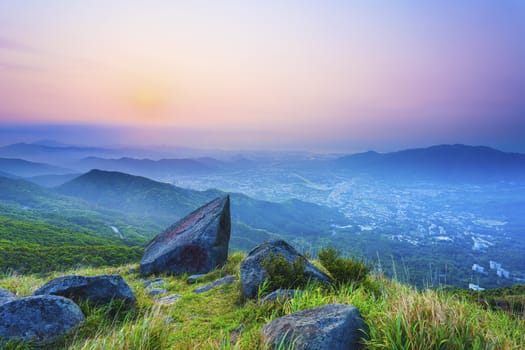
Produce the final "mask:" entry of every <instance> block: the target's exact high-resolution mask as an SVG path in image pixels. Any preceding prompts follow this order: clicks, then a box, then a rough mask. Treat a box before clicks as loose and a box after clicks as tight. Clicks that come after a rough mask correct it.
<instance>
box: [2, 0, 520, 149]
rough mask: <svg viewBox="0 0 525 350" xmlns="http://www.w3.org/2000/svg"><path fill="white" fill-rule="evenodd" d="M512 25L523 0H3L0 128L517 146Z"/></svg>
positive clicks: (12, 132) (196, 143) (234, 140)
mask: <svg viewBox="0 0 525 350" xmlns="http://www.w3.org/2000/svg"><path fill="white" fill-rule="evenodd" d="M524 38H525V1H522V0H462V1H457V0H439V1H438V0H429V1H420V0H398V1H392V0H369V1H353V0H326V1H311V0H302V1H299V0H289V1H285V0H275V1H274V0H266V1H255V0H254V1H245V0H244V1H243V0H237V1H234V0H231V1H230V0H223V1H218V0H208V1H204V0H195V1H182V0H181V1H175V0H174V1H168V0H165V1H161V0H152V1H131V0H127V1H124V0H122V1H117V0H90V1H69V0H47V1H41V0H24V1H19V0H1V1H0V137H2V139H3V142H2V141H0V143H8V142H11V141H12V140H14V139H16V138H19V139H20V140H23V141H31V138H35V139H39V138H45V139H49V138H54V139H58V140H59V141H60V140H61V139H62V140H65V141H68V140H69V139H73V140H72V141H76V143H83V144H97V143H107V142H113V143H121V144H135V145H160V144H164V145H185V146H191V147H200V148H206V147H214V148H224V149H228V148H259V149H260V148H269V149H305V150H311V151H342V152H344V151H359V150H366V149H375V150H382V151H388V150H396V149H402V148H407V147H418V146H428V145H432V144H441V143H466V144H479V145H480V144H483V145H489V146H493V147H496V148H499V149H503V150H508V151H517V152H525V40H524ZM82 128H85V130H86V133H85V135H84V137H82V132H78V130H82ZM49 130H55V132H53V133H51V134H49V133H48V132H49ZM57 130H58V131H57ZM60 130H61V131H60ZM68 130H69V131H68ZM71 130H76V131H77V133H75V134H71ZM68 133H69V134H68ZM108 135H109V136H108Z"/></svg>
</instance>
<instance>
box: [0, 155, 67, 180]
mask: <svg viewBox="0 0 525 350" xmlns="http://www.w3.org/2000/svg"><path fill="white" fill-rule="evenodd" d="M0 168H1V169H2V171H3V172H6V173H8V174H11V175H16V176H21V177H30V176H39V175H48V174H66V173H71V172H72V171H71V170H69V169H66V168H60V167H57V166H53V165H49V164H45V163H35V162H30V161H27V160H23V159H17V158H0Z"/></svg>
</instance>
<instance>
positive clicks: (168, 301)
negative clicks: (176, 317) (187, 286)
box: [155, 294, 182, 305]
mask: <svg viewBox="0 0 525 350" xmlns="http://www.w3.org/2000/svg"><path fill="white" fill-rule="evenodd" d="M180 298H182V295H179V294H170V295H166V296H165V297H162V298H159V299H157V300H155V303H157V304H162V305H172V304H175V303H176V302H177V301H179V300H180Z"/></svg>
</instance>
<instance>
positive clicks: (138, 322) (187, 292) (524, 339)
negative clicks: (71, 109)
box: [0, 253, 525, 350]
mask: <svg viewBox="0 0 525 350" xmlns="http://www.w3.org/2000/svg"><path fill="white" fill-rule="evenodd" d="M242 258H243V255H242V254H240V253H234V254H232V255H231V256H230V259H229V262H228V264H227V265H226V266H225V267H224V268H223V269H221V270H217V271H214V272H212V273H210V274H209V276H208V278H207V281H211V280H213V279H215V278H217V277H219V276H221V275H225V274H230V273H234V274H236V275H238V271H239V263H240V261H241V260H242ZM130 267H136V266H132V265H128V266H122V267H118V268H104V269H79V270H75V271H70V272H68V274H84V275H95V274H103V273H119V274H121V275H123V277H124V278H125V279H126V280H127V281H128V283H129V284H130V285H131V287H132V288H133V290H134V292H135V294H136V296H137V298H138V306H137V307H136V308H135V309H132V310H129V311H116V310H115V308H113V309H112V308H98V309H92V308H89V307H88V306H86V305H83V306H82V308H83V309H84V311H85V313H86V314H87V321H86V322H85V323H84V324H83V325H82V326H80V327H79V328H78V329H77V330H76V331H75V332H74V334H73V335H70V336H69V337H67V338H65V339H62V340H60V341H59V342H57V343H56V344H53V345H51V346H50V347H49V348H50V349H61V348H68V349H145V350H147V349H221V348H222V349H257V348H260V347H261V344H260V340H259V332H260V329H261V327H262V326H263V325H264V324H265V323H266V322H268V321H269V320H271V319H273V318H275V317H279V316H281V315H284V314H289V313H291V312H295V311H298V310H302V309H305V308H309V307H314V306H318V305H323V304H327V303H348V304H352V305H354V306H356V307H358V308H359V310H360V311H361V313H362V314H363V316H364V318H365V320H366V321H367V323H368V326H369V327H370V333H371V339H370V341H369V342H368V345H367V348H369V349H470V348H474V349H523V348H525V332H523V329H524V326H525V322H524V321H523V319H519V318H517V317H515V316H510V315H509V314H506V313H503V312H501V311H489V310H486V309H484V308H483V306H482V305H480V304H478V303H474V302H470V301H468V300H467V299H464V298H462V297H459V296H457V295H454V294H451V293H448V292H444V291H430V290H427V291H422V292H417V291H415V290H414V289H412V288H410V287H408V286H405V285H401V284H398V283H395V282H392V281H390V280H386V279H383V278H380V277H370V278H369V280H368V281H367V283H366V287H353V286H351V285H346V286H343V287H340V288H337V289H332V290H323V289H321V288H320V287H318V286H315V285H311V286H309V287H308V288H307V289H306V292H305V293H303V294H302V295H300V296H296V297H295V298H293V299H291V300H290V301H287V302H284V303H278V304H272V305H265V306H261V305H257V303H256V302H255V301H247V302H242V301H241V298H240V284H239V282H236V283H234V284H233V285H229V286H222V287H219V288H216V289H213V290H211V291H209V292H206V293H203V294H199V295H197V294H195V293H193V291H192V290H193V288H195V285H191V286H189V285H187V284H186V283H185V276H179V277H164V278H165V279H166V280H167V281H168V283H167V286H166V287H167V288H168V290H169V293H177V294H181V295H182V296H183V297H182V299H181V300H180V301H179V302H178V303H177V304H175V305H172V306H157V305H155V304H153V302H152V300H153V299H152V298H150V297H148V296H147V295H146V292H145V291H144V289H143V287H142V281H141V279H140V277H139V276H138V275H137V274H135V273H129V271H128V270H129V268H130ZM56 276H58V274H57V275H56ZM56 276H50V277H48V278H45V279H43V278H39V277H36V276H31V275H28V276H9V275H8V276H3V277H2V278H0V288H7V289H9V290H11V291H13V292H16V293H17V295H18V296H24V295H30V294H31V292H32V291H33V290H35V289H36V288H38V287H39V286H40V285H42V284H43V283H45V282H46V281H47V280H49V279H51V278H52V277H56ZM205 282H206V281H204V282H202V283H205ZM202 283H201V284H202ZM197 286H198V285H197ZM240 324H242V325H243V326H244V328H243V331H242V332H241V335H240V338H239V339H238V342H237V344H236V345H232V344H231V342H230V341H231V340H233V339H232V338H235V337H234V336H230V332H231V331H233V330H235V329H236V328H237V327H238V326H239V325H240ZM19 348H20V349H23V348H25V346H24V345H23V346H21V347H19Z"/></svg>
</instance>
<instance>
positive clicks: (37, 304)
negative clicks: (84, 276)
mask: <svg viewBox="0 0 525 350" xmlns="http://www.w3.org/2000/svg"><path fill="white" fill-rule="evenodd" d="M84 320H85V317H84V314H83V313H82V311H81V310H80V308H79V307H78V305H77V304H75V303H74V302H73V301H72V300H70V299H66V298H63V297H60V296H50V295H39V296H32V297H25V298H18V299H13V300H12V301H10V302H7V303H5V304H2V305H0V338H2V339H4V340H25V341H38V342H43V343H46V342H49V341H53V340H54V339H55V338H56V337H58V336H61V335H63V334H66V333H68V332H69V331H70V330H71V329H72V328H73V327H75V326H76V325H78V324H80V323H81V322H83V321H84Z"/></svg>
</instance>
